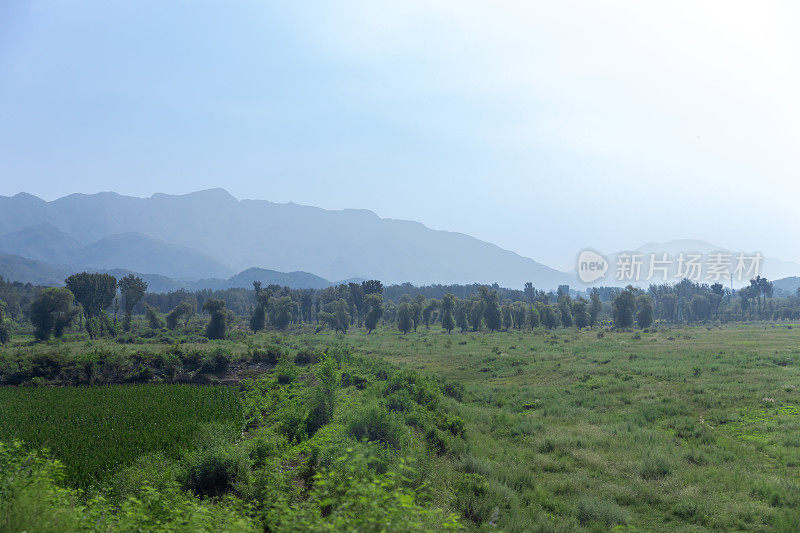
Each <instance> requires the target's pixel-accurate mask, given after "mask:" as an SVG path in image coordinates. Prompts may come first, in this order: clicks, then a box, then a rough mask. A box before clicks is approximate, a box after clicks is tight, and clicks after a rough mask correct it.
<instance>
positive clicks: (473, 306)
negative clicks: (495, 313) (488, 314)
mask: <svg viewBox="0 0 800 533" xmlns="http://www.w3.org/2000/svg"><path fill="white" fill-rule="evenodd" d="M469 323H470V324H471V325H472V331H478V330H479V329H481V324H483V302H481V301H480V300H479V299H477V298H476V299H474V300H472V301H471V302H470V304H469Z"/></svg>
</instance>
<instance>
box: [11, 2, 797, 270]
mask: <svg viewBox="0 0 800 533" xmlns="http://www.w3.org/2000/svg"><path fill="white" fill-rule="evenodd" d="M797 5H798V4H796V3H793V2H787V3H779V2H752V1H751V2H731V1H729V0H727V1H720V2H701V1H697V0H693V1H690V2H640V1H636V2H609V1H604V2H594V1H587V2H566V1H563V0H558V1H551V2H546V3H545V2H541V3H533V2H520V3H518V4H517V3H512V2H481V3H477V2H465V1H463V0H462V1H454V2H430V1H428V2H412V1H409V0H404V1H402V2H396V3H391V2H374V1H364V2H344V1H340V2H328V3H322V2H300V1H296V0H293V1H291V2H262V1H250V2H233V1H225V2H222V1H220V2H199V1H194V0H193V1H188V0H186V1H175V2H172V1H166V0H158V1H152V2H149V1H143V0H140V1H136V2H121V1H113V0H102V1H96V2H95V1H66V0H65V1H47V0H37V1H23V0H8V1H5V2H0V194H3V195H9V194H15V193H17V192H20V191H27V192H30V193H32V194H35V195H37V196H41V197H43V198H45V199H54V198H57V197H60V196H63V195H66V194H69V193H72V192H97V191H103V190H113V191H117V192H119V193H122V194H131V195H136V196H149V195H150V194H152V193H153V192H166V193H185V192H190V191H194V190H198V189H204V188H211V187H224V188H226V189H227V190H229V191H230V192H231V193H232V194H234V195H235V196H237V197H239V198H258V199H266V200H272V201H276V202H287V201H293V202H296V203H303V204H311V205H317V206H321V207H326V208H344V207H359V208H367V209H372V210H373V211H375V212H377V213H378V214H379V215H381V216H385V217H392V218H405V219H413V220H419V221H420V222H423V223H425V224H427V225H429V226H431V227H433V228H437V229H447V230H456V231H462V232H464V233H468V234H471V235H474V236H476V237H479V238H482V239H485V240H489V241H491V242H494V243H496V244H499V245H500V246H503V247H505V248H509V249H511V250H514V251H516V252H519V253H521V254H523V255H527V256H530V257H532V258H534V259H537V260H540V261H543V262H545V263H548V264H550V265H552V266H555V267H559V268H568V267H571V266H572V263H573V261H574V258H575V255H576V253H577V252H578V250H580V249H581V248H584V247H593V248H596V249H599V250H602V251H607V252H611V251H615V250H619V249H625V248H632V247H636V246H639V245H640V244H643V243H645V242H648V241H665V240H670V239H676V238H697V239H704V240H708V241H711V242H714V243H717V244H719V245H721V246H726V247H729V248H732V249H736V250H739V249H742V250H747V251H755V250H759V251H763V252H764V253H766V254H768V255H772V256H778V257H781V258H783V259H791V260H800V248H798V246H797V241H798V239H797V230H798V228H800V209H798V205H799V204H800V97H798V95H800V68H798V67H800V65H799V64H798V63H799V60H798V57H800V32H798V31H797V28H798V27H800V10H798V7H797Z"/></svg>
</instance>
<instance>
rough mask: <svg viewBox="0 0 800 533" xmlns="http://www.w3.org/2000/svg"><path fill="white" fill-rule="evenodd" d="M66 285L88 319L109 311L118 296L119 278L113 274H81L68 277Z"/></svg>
mask: <svg viewBox="0 0 800 533" xmlns="http://www.w3.org/2000/svg"><path fill="white" fill-rule="evenodd" d="M66 285H67V289H69V290H70V292H72V294H74V295H75V300H76V301H78V302H79V303H80V304H81V306H82V307H83V311H84V313H86V317H87V318H92V317H96V316H99V315H100V312H101V311H103V310H104V309H108V307H109V306H110V305H111V302H113V301H114V297H115V296H116V294H117V278H115V277H114V276H112V275H111V274H99V273H96V272H81V273H80V274H73V275H71V276H70V277H68V278H67V279H66Z"/></svg>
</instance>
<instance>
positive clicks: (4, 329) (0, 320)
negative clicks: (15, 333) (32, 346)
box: [0, 300, 11, 344]
mask: <svg viewBox="0 0 800 533" xmlns="http://www.w3.org/2000/svg"><path fill="white" fill-rule="evenodd" d="M5 310H6V303H5V302H4V301H3V300H0V344H7V343H9V342H11V327H10V326H9V325H8V323H7V322H6V318H5Z"/></svg>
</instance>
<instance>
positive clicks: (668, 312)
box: [661, 293, 678, 322]
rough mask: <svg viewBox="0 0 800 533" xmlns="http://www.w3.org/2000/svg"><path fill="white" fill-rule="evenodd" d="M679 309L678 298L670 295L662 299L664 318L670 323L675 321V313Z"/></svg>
mask: <svg viewBox="0 0 800 533" xmlns="http://www.w3.org/2000/svg"><path fill="white" fill-rule="evenodd" d="M677 308H678V297H677V296H676V295H675V294H672V293H669V294H665V295H664V296H662V297H661V309H662V316H663V317H664V318H665V319H667V320H668V321H670V322H673V321H674V320H675V313H676V311H677Z"/></svg>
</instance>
